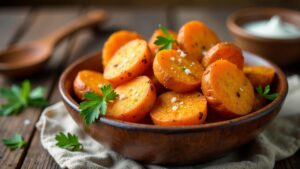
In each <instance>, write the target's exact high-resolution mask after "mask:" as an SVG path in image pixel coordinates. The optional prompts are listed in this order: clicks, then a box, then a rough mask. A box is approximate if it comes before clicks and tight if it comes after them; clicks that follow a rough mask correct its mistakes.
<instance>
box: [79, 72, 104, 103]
mask: <svg viewBox="0 0 300 169" xmlns="http://www.w3.org/2000/svg"><path fill="white" fill-rule="evenodd" d="M105 84H109V82H108V81H107V80H105V79H104V77H103V76H102V74H101V73H100V72H95V71H91V70H82V71H80V72H78V73H77V75H76V78H75V80H74V83H73V89H74V92H75V94H76V96H77V97H78V98H79V99H81V100H84V94H85V93H86V92H95V93H97V94H98V95H99V96H101V95H102V93H101V90H100V87H101V86H102V85H105Z"/></svg>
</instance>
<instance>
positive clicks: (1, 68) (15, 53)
mask: <svg viewBox="0 0 300 169" xmlns="http://www.w3.org/2000/svg"><path fill="white" fill-rule="evenodd" d="M106 18H107V14H106V12H105V11H103V10H95V11H91V12H88V13H87V14H86V15H84V16H81V17H79V18H78V19H76V20H74V21H72V22H70V23H68V24H67V25H65V26H63V27H62V28H60V29H58V30H57V31H54V32H53V33H50V34H49V35H47V36H45V37H43V38H41V39H38V40H35V41H33V42H30V43H26V44H23V45H16V46H12V47H9V48H8V49H6V50H3V51H0V73H1V74H3V75H5V76H8V77H24V76H27V75H31V74H33V73H35V72H37V71H39V70H40V69H41V68H43V67H44V65H45V63H46V62H47V61H48V60H49V58H50V56H51V55H52V53H53V51H54V49H55V46H56V45H57V44H58V43H59V42H60V41H61V40H62V39H63V38H65V37H66V36H69V35H71V34H73V33H75V32H77V31H79V30H81V29H83V28H86V27H92V26H95V25H97V24H99V23H103V22H104V21H105V20H106ZM45 26H47V25H45Z"/></svg>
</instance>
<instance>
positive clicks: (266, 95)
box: [256, 85, 279, 101]
mask: <svg viewBox="0 0 300 169" xmlns="http://www.w3.org/2000/svg"><path fill="white" fill-rule="evenodd" d="M270 90H271V89H270V85H267V86H266V87H265V89H263V88H262V87H261V86H258V87H257V88H256V91H257V93H258V94H259V95H260V96H262V97H264V98H265V99H267V100H270V101H272V100H274V99H276V97H277V96H278V95H279V94H278V93H273V94H270Z"/></svg>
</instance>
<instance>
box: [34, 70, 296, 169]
mask: <svg viewBox="0 0 300 169" xmlns="http://www.w3.org/2000/svg"><path fill="white" fill-rule="evenodd" d="M288 84H289V93H288V96H287V98H286V101H285V104H284V106H283V108H282V110H281V112H280V113H279V116H278V117H277V118H276V119H275V120H274V121H273V122H272V123H271V124H270V125H269V126H268V127H267V128H266V130H265V131H264V132H263V133H261V134H260V135H259V136H258V137H257V138H256V139H254V140H253V141H252V142H251V143H249V144H247V145H245V146H244V147H243V148H241V149H240V150H238V151H236V152H232V153H230V154H228V155H226V156H224V157H223V158H220V159H216V160H215V161H211V162H209V163H204V164H199V165H195V166H188V167H176V168H178V169H188V168H189V169H192V168H195V169H196V168H205V169H261V168H264V169H271V168H273V167H274V164H275V161H278V160H282V159H284V158H287V157H289V156H292V155H293V154H294V153H295V152H296V151H297V150H298V149H299V147H300V109H299V108H300V106H299V100H300V78H299V76H296V75H294V76H291V77H289V78H288ZM36 127H37V128H38V130H40V132H41V143H42V145H43V147H44V148H45V149H46V150H47V151H48V152H49V154H50V155H51V156H52V157H53V158H54V160H55V161H56V162H57V163H58V164H59V166H60V167H62V168H69V169H83V168H88V169H100V168H115V169H125V168H128V169H139V168H150V169H161V168H169V167H167V166H154V165H147V164H140V163H138V162H135V161H133V160H130V159H127V158H124V157H122V156H121V155H119V154H117V153H116V152H113V151H111V150H109V149H107V148H105V147H103V146H102V145H101V144H99V143H98V142H96V141H95V140H93V139H92V138H91V137H90V136H89V135H87V134H86V133H84V132H83V131H82V130H81V129H80V128H79V127H78V126H77V124H76V123H75V122H74V121H73V119H72V118H71V117H70V116H69V114H68V112H67V110H66V109H65V107H64V105H63V103H62V102H59V103H56V104H55V105H52V106H50V107H48V108H46V109H45V110H44V111H43V113H42V115H41V117H40V119H39V121H38V122H37V124H36ZM58 132H64V133H66V132H71V133H73V134H76V135H77V136H79V139H80V142H81V143H82V144H83V147H84V149H83V150H82V151H78V152H71V151H68V150H65V149H61V148H59V147H57V146H56V145H55V144H56V141H55V134H56V133H58ZM172 168H174V167H172Z"/></svg>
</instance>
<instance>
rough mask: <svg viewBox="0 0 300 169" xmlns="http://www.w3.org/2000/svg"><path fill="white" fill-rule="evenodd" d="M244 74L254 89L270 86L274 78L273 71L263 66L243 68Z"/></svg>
mask: <svg viewBox="0 0 300 169" xmlns="http://www.w3.org/2000/svg"><path fill="white" fill-rule="evenodd" d="M244 73H245V75H246V76H247V77H248V79H249V80H250V81H251V83H252V85H253V86H254V87H255V88H256V87H258V86H262V87H265V86H267V85H269V84H271V83H272V81H273V79H274V76H275V70H274V69H272V68H269V67H264V66H245V67H244Z"/></svg>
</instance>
